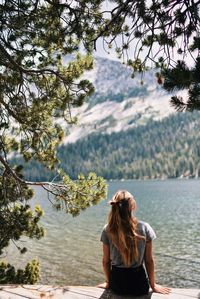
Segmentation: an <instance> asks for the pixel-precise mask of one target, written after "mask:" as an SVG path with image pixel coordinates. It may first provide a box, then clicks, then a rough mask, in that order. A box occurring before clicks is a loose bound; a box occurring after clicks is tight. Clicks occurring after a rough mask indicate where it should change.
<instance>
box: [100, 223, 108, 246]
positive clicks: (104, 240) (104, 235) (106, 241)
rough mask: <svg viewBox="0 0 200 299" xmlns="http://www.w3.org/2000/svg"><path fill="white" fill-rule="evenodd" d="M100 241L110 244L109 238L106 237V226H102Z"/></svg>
mask: <svg viewBox="0 0 200 299" xmlns="http://www.w3.org/2000/svg"><path fill="white" fill-rule="evenodd" d="M100 241H101V242H103V244H105V245H110V242H109V239H108V235H107V233H106V226H105V227H104V229H103V231H102V233H101V238H100Z"/></svg>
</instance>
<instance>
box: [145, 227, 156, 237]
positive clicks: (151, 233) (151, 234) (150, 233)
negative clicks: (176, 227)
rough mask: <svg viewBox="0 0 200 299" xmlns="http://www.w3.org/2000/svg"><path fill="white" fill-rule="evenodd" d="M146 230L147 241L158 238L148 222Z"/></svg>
mask: <svg viewBox="0 0 200 299" xmlns="http://www.w3.org/2000/svg"><path fill="white" fill-rule="evenodd" d="M145 232H146V240H147V241H152V240H154V239H155V238H156V233H155V231H154V230H153V228H152V227H151V226H150V225H149V224H148V223H145Z"/></svg>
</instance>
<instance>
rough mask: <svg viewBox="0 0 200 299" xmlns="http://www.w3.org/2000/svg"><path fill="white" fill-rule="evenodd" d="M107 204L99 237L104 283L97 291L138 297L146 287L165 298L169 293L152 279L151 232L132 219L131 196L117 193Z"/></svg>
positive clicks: (152, 236)
mask: <svg viewBox="0 0 200 299" xmlns="http://www.w3.org/2000/svg"><path fill="white" fill-rule="evenodd" d="M110 204H111V206H112V209H111V212H110V214H109V219H108V224H107V225H106V226H105V227H104V229H103V232H102V234H101V241H102V242H103V269H104V273H105V278H106V282H105V283H103V284H101V285H99V287H103V288H111V289H112V290H113V291H114V292H116V293H117V294H123V295H125V294H129V295H136V296H139V295H144V294H147V293H148V292H149V285H150V286H151V288H152V290H153V292H157V293H162V294H168V293H169V292H170V289H169V288H167V287H163V286H161V285H158V284H156V282H155V278H154V259H153V256H152V240H153V239H155V238H156V235H155V232H154V230H153V229H152V227H151V226H150V225H149V224H148V223H146V222H143V221H138V220H137V219H136V218H135V217H134V215H133V212H134V211H135V209H136V202H135V200H134V198H133V196H132V195H131V194H130V193H129V192H128V191H118V192H117V193H116V194H115V195H114V196H113V198H112V200H111V201H110ZM144 265H145V268H144Z"/></svg>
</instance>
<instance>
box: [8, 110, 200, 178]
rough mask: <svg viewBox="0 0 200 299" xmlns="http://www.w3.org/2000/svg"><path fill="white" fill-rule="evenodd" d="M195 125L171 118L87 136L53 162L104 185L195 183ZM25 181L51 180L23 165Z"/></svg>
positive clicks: (199, 159)
mask: <svg viewBox="0 0 200 299" xmlns="http://www.w3.org/2000/svg"><path fill="white" fill-rule="evenodd" d="M199 125H200V115H199V112H197V111H194V112H192V113H191V112H185V113H176V114H174V115H171V116H169V117H167V118H165V119H163V120H161V121H153V120H150V121H149V122H148V123H147V125H145V126H144V125H143V126H138V127H135V128H133V129H129V130H127V131H121V132H119V133H112V134H100V133H98V134H91V135H89V136H88V137H86V138H84V139H80V140H78V141H77V142H76V143H71V144H67V145H61V146H60V147H59V149H58V157H59V159H60V161H61V165H62V168H63V169H64V170H65V171H66V173H68V174H69V176H70V177H71V178H73V179H76V178H77V176H78V174H79V173H83V174H87V173H88V172H90V171H95V172H96V173H97V174H98V175H101V176H103V177H104V178H105V179H108V180H111V179H165V178H183V177H186V178H194V177H196V178H197V177H200V132H199ZM14 160H16V158H15V159H14ZM14 160H13V162H15V161H14ZM25 176H26V178H27V179H31V180H52V179H53V178H54V174H53V173H50V172H48V171H47V170H46V169H44V168H43V167H42V166H41V165H39V164H38V163H36V162H35V161H32V162H31V163H30V164H29V166H28V167H27V166H26V165H25Z"/></svg>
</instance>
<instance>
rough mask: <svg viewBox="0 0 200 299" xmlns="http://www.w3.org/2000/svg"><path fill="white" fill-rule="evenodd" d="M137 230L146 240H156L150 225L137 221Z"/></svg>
mask: <svg viewBox="0 0 200 299" xmlns="http://www.w3.org/2000/svg"><path fill="white" fill-rule="evenodd" d="M137 229H138V231H139V233H140V234H142V235H144V236H146V237H147V239H150V240H153V239H155V238H156V234H155V231H154V229H153V228H152V227H151V225H150V224H149V223H147V222H145V221H142V220H139V221H138V224H137Z"/></svg>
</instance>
